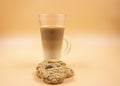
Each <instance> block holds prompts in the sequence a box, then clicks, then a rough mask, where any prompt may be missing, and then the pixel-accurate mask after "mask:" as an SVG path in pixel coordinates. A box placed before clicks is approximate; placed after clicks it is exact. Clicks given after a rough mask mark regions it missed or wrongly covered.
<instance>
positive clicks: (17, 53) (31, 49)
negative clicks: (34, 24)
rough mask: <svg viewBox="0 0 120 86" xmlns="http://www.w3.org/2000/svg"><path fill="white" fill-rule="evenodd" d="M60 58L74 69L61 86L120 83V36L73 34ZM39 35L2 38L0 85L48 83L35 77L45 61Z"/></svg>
mask: <svg viewBox="0 0 120 86" xmlns="http://www.w3.org/2000/svg"><path fill="white" fill-rule="evenodd" d="M70 40H71V43H72V50H71V52H70V53H69V54H68V55H67V56H64V57H61V60H63V61H65V62H66V63H67V65H68V67H70V68H72V69H73V70H74V72H75V75H74V77H72V78H69V79H66V80H64V83H62V84H60V86H73V85H74V86H120V38H119V37H117V38H116V37H114V38H107V37H106V38H105V37H78V36H76V37H73V38H70ZM42 55H43V54H42V48H41V42H40V39H39V38H34V37H30V38H1V39H0V86H43V85H44V86H48V84H45V83H44V82H43V81H42V80H39V79H37V78H35V77H34V74H33V73H34V71H35V67H36V65H37V63H39V62H41V61H42V60H43V57H42Z"/></svg>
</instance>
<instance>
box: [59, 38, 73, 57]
mask: <svg viewBox="0 0 120 86" xmlns="http://www.w3.org/2000/svg"><path fill="white" fill-rule="evenodd" d="M63 40H64V41H65V43H66V48H65V49H64V51H63V52H62V54H61V56H65V55H67V54H68V53H69V52H70V51H71V42H70V41H69V40H68V38H66V37H65V38H63Z"/></svg>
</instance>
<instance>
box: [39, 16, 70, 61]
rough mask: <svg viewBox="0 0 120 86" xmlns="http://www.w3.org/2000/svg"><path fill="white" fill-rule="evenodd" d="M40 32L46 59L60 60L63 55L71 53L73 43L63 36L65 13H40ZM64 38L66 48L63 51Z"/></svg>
mask: <svg viewBox="0 0 120 86" xmlns="http://www.w3.org/2000/svg"><path fill="white" fill-rule="evenodd" d="M39 19H40V32H41V39H42V47H43V53H44V59H45V60H48V59H57V60H60V57H61V56H64V55H66V54H68V53H69V51H70V49H71V44H70V42H68V40H66V39H65V38H63V35H64V30H65V27H64V23H65V15H64V14H40V16H39ZM63 40H65V42H66V48H65V50H64V51H63V52H62V44H63Z"/></svg>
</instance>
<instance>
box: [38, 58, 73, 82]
mask: <svg viewBox="0 0 120 86" xmlns="http://www.w3.org/2000/svg"><path fill="white" fill-rule="evenodd" d="M36 75H37V77H39V78H40V79H42V80H43V81H44V82H45V83H48V84H59V83H62V82H63V81H64V79H66V78H70V77H72V76H73V75H74V72H73V70H72V69H70V68H68V67H67V66H66V64H65V63H64V62H63V61H56V60H45V61H43V62H41V63H39V64H38V65H37V67H36Z"/></svg>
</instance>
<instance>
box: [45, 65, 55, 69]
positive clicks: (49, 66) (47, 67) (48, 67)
mask: <svg viewBox="0 0 120 86" xmlns="http://www.w3.org/2000/svg"><path fill="white" fill-rule="evenodd" d="M50 68H53V67H52V66H51V65H47V66H46V67H45V69H50Z"/></svg>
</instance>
